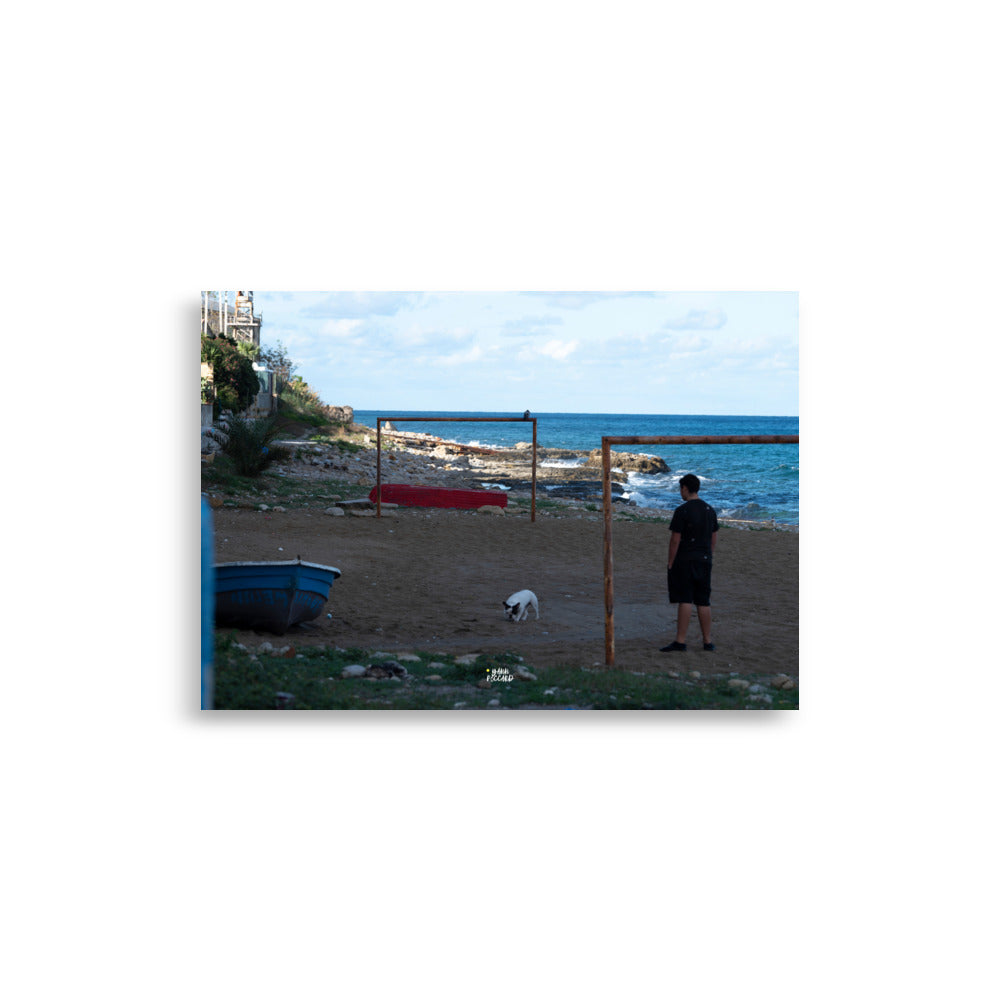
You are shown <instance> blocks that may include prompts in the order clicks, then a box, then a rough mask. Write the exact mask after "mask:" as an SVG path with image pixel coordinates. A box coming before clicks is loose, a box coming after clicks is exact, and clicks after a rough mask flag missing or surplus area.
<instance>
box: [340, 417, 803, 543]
mask: <svg viewBox="0 0 1000 1000" xmlns="http://www.w3.org/2000/svg"><path fill="white" fill-rule="evenodd" d="M531 415H532V416H533V417H535V418H537V421H538V423H537V428H538V447H539V448H565V449H569V450H574V451H582V452H590V451H592V450H593V449H595V448H600V447H601V438H602V437H631V436H643V437H660V436H666V435H699V436H702V435H704V436H708V435H712V436H729V435H765V434H767V435H772V434H781V435H789V434H798V433H799V418H798V417H751V416H697V415H692V414H647V413H532V414H531ZM516 416H520V414H511V413H485V412H473V411H462V412H447V411H441V412H430V411H423V410H396V411H393V412H387V411H380V410H355V411H354V420H355V422H356V423H359V424H364V425H365V426H368V427H375V425H376V422H377V420H378V418H379V417H382V418H387V419H389V420H392V419H393V418H397V419H398V418H401V417H406V418H420V417H516ZM398 429H399V430H406V431H415V432H418V433H421V434H433V435H435V436H436V437H440V438H444V439H445V440H447V441H455V442H458V443H459V444H471V445H479V446H482V447H487V448H488V447H498V448H513V447H514V446H515V445H516V444H517V443H518V442H519V441H527V442H529V443H530V441H531V424H526V423H523V422H516V423H515V422H510V423H482V424H474V423H446V422H436V421H432V420H428V421H426V422H420V420H419V419H414V420H413V422H410V419H408V420H407V422H406V423H405V424H403V425H401V426H398ZM612 450H613V451H615V450H617V451H628V452H635V453H638V454H644V455H658V456H659V457H660V458H662V459H663V460H664V461H665V462H666V464H667V465H668V466H669V467H670V472H668V473H662V474H659V475H643V474H640V473H629V477H628V482H627V483H626V485H625V496H626V498H627V499H629V500H634V501H635V502H636V503H637V504H638V505H639V506H640V507H650V508H664V509H668V510H672V509H674V508H675V507H677V506H678V504H679V503H680V502H681V500H680V493H679V487H678V482H679V480H680V478H681V476H683V475H685V474H686V473H688V472H693V473H694V474H695V475H696V476H698V478H699V479H700V480H701V493H700V496H701V498H702V499H703V500H705V501H706V502H708V503H710V504H711V505H712V506H713V507H714V508H715V510H716V512H717V513H718V514H719V516H720V517H724V518H729V519H733V520H738V521H750V522H753V521H760V522H769V521H774V522H775V523H776V524H781V525H788V526H791V525H796V526H797V525H798V523H799V446H798V445H797V444H739V445H736V444H715V445H712V444H698V445H613V446H612ZM582 462H583V460H582V459H580V460H579V461H573V460H563V461H556V460H547V461H542V462H540V463H539V464H540V465H544V466H550V467H551V466H558V465H574V464H582ZM595 478H599V475H598V476H596V477H595Z"/></svg>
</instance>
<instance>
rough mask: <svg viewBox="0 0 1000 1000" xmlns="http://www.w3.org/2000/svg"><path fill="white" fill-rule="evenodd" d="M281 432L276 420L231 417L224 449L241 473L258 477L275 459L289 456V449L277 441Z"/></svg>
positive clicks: (237, 471)
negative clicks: (281, 446)
mask: <svg viewBox="0 0 1000 1000" xmlns="http://www.w3.org/2000/svg"><path fill="white" fill-rule="evenodd" d="M278 434H279V427H278V424H277V422H276V421H275V420H272V419H267V420H255V419H254V418H252V417H242V416H233V417H230V418H229V429H228V430H227V431H226V437H227V440H226V443H225V444H224V445H223V446H222V451H223V453H224V454H225V455H227V456H228V457H229V459H230V460H231V461H232V464H233V469H234V471H235V472H236V474H237V475H238V476H244V477H253V476H258V475H260V473H261V472H263V471H264V469H266V468H267V467H268V466H269V465H270V464H271V463H272V462H275V461H280V460H283V459H286V458H288V457H289V454H290V452H289V450H288V449H287V448H280V447H276V446H275V445H274V444H273V441H274V439H275V438H276V437H277V436H278Z"/></svg>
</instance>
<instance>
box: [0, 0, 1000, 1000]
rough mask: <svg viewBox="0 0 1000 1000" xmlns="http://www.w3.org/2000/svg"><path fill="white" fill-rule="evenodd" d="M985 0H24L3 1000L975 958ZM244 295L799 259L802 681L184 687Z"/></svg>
mask: <svg viewBox="0 0 1000 1000" xmlns="http://www.w3.org/2000/svg"><path fill="white" fill-rule="evenodd" d="M182 6H183V5H182ZM985 9H986V8H985V5H981V4H972V3H964V4H958V5H957V6H955V5H953V6H952V7H951V8H949V13H948V20H947V22H944V21H943V20H941V19H939V18H938V16H937V14H936V11H924V12H919V11H914V10H913V8H912V7H904V6H903V5H901V4H896V3H874V4H873V3H866V4H865V5H863V6H862V5H860V4H848V5H846V6H843V5H842V6H841V7H839V8H837V10H836V11H834V10H832V9H830V10H827V9H825V8H824V9H823V10H822V11H821V12H820V13H819V14H817V15H815V16H814V15H808V14H806V13H805V8H803V7H802V5H800V4H790V3H766V4H763V5H759V4H758V5H751V6H746V5H737V4H732V3H724V4H721V5H715V6H714V7H713V8H711V10H708V9H704V8H698V9H696V10H695V9H684V10H680V11H679V10H677V9H676V8H675V7H673V6H672V5H652V4H646V3H628V2H625V3H622V4H619V5H617V6H615V7H613V8H610V7H604V6H602V7H596V6H590V5H583V6H581V5H569V4H562V3H538V2H536V3H533V4H531V5H530V6H529V5H526V4H521V3H513V4H510V5H507V6H505V7H503V8H490V9H489V10H486V11H480V10H479V9H478V8H475V7H470V6H469V5H464V4H457V3H430V4H424V5H416V6H412V7H410V6H403V5H398V4H389V5H385V6H381V7H379V8H378V9H377V10H376V9H370V8H365V9H364V10H352V11H350V12H345V11H343V10H342V9H341V7H340V6H334V7H333V8H331V9H327V10H325V12H323V13H320V11H319V8H313V7H312V6H311V5H299V4H292V5H290V6H289V5H286V7H285V8H283V9H282V11H281V15H280V17H279V16H277V15H271V14H265V13H263V12H261V11H254V12H253V13H252V16H248V15H247V13H246V11H245V9H244V8H237V7H235V6H231V5H228V4H208V5H199V6H198V7H197V9H195V8H194V7H192V8H191V10H190V12H189V13H190V14H191V16H190V17H185V16H178V15H183V14H184V11H183V10H179V11H178V12H177V14H175V17H177V20H176V21H175V22H174V23H166V22H163V23H161V22H156V23H150V24H139V23H134V22H129V21H128V20H127V18H126V17H125V11H124V8H123V9H122V10H121V11H119V10H117V9H116V8H114V7H112V6H111V5H108V6H107V7H106V8H100V9H98V10H96V11H91V10H88V12H87V13H86V15H85V14H84V13H83V12H80V11H77V10H76V9H75V8H67V9H66V10H65V11H62V12H60V14H61V16H60V17H58V18H55V17H54V18H52V19H51V20H49V21H46V22H44V23H43V22H42V21H40V20H36V17H37V15H32V14H30V13H28V14H18V15H17V18H18V21H17V24H16V25H15V27H16V29H17V34H16V37H17V38H18V39H19V46H20V49H21V54H20V55H18V56H17V57H16V58H15V59H14V60H13V61H12V62H10V63H8V66H9V69H8V73H11V74H12V75H13V76H18V75H19V83H20V90H19V93H22V94H30V95H31V96H30V98H28V99H27V100H25V101H24V102H18V103H17V104H16V106H14V107H13V108H12V109H11V111H10V113H9V123H8V124H9V129H8V138H9V140H10V148H11V149H13V150H15V151H16V154H15V155H13V156H12V157H11V162H10V169H11V172H12V173H11V175H10V177H9V181H8V188H7V192H6V201H7V203H8V212H7V217H8V221H9V228H8V239H9V241H10V246H11V249H12V251H13V253H12V254H11V259H10V261H9V265H8V278H9V281H10V285H9V287H8V306H9V313H8V319H9V322H10V324H11V325H10V328H9V334H10V337H9V340H8V343H9V345H10V347H11V355H10V357H9V360H10V361H11V366H10V368H9V369H8V370H9V371H10V372H11V375H12V378H11V380H12V381H13V382H14V383H15V384H14V385H13V388H12V393H13V408H12V411H11V415H12V417H13V418H14V419H15V420H16V421H17V423H16V424H15V426H14V431H15V437H16V439H17V440H16V441H15V442H14V443H13V444H12V447H11V451H12V455H11V462H12V465H13V466H14V468H15V470H16V471H17V472H18V474H17V475H15V476H13V477H12V479H11V480H10V485H8V499H9V501H10V503H11V506H10V507H8V513H7V515H6V518H7V525H8V545H9V548H8V553H9V560H8V566H7V568H8V572H9V573H11V574H12V575H13V576H14V577H15V579H17V583H16V594H17V598H16V600H17V605H16V611H17V613H15V614H13V615H12V616H11V617H10V618H8V630H9V634H10V635H11V637H12V638H11V643H12V649H13V655H11V657H10V658H9V660H8V664H7V671H6V672H7V675H8V678H9V682H10V686H9V688H8V699H9V700H8V704H7V710H8V711H7V721H6V723H5V734H4V738H5V744H6V749H7V753H6V759H7V761H8V769H7V773H8V777H7V778H6V780H5V786H6V791H7V795H6V800H7V806H8V809H9V812H8V816H9V819H8V822H7V835H8V839H9V842H8V850H7V857H8V867H9V877H8V887H7V890H6V891H5V897H6V902H7V907H8V910H9V913H10V916H11V918H12V924H13V928H12V931H11V935H10V938H9V941H8V943H9V945H10V951H11V954H12V955H13V956H14V957H13V960H12V961H11V963H10V964H9V969H8V973H7V976H8V978H10V979H11V980H12V981H13V983H14V985H15V986H16V987H17V989H16V990H15V992H16V995H19V996H46V997H47V996H64V995H67V994H68V993H74V992H76V991H77V990H78V989H79V988H80V987H81V986H82V985H83V984H87V985H93V987H94V988H96V989H99V990H100V992H101V993H102V995H104V996H107V997H118V996H121V997H130V998H131V997H134V996H136V995H142V996H171V997H174V996H185V997H201V996H206V997H207V996H219V995H226V996H239V997H241V1000H242V998H251V997H271V996H276V995H282V996H294V997H305V996H320V995H344V994H345V993H347V992H359V993H360V994H361V995H365V996H397V995H401V994H409V993H410V992H412V991H415V990H418V989H419V990H421V991H422V992H423V991H427V992H431V993H433V994H434V995H436V996H462V997H466V996H470V995H471V996H480V997H491V996H509V995H511V994H512V993H517V994H518V995H529V996H536V995H537V996H543V995H545V996H549V995H552V994H554V993H558V994H560V995H567V996H569V995H571V996H595V997H596V996H608V995H620V996H637V995H648V994H650V993H653V992H654V991H655V992H660V991H663V990H667V991H670V992H673V993H675V994H676V995H678V996H684V997H687V996H698V997H717V996H718V997H730V996H732V995H735V994H739V995H741V996H747V995H750V996H762V997H764V996H766V997H768V998H777V997H789V998H791V997H794V998H798V997H801V996H803V995H808V996H811V997H828V996H829V997H837V998H840V997H843V996H852V997H883V996H886V995H906V996H907V997H924V996H926V997H938V996H941V995H945V994H946V993H947V994H949V995H956V996H963V997H972V996H977V995H982V994H983V993H984V992H985V988H984V984H988V983H989V982H990V975H991V970H988V969H986V968H985V960H984V959H985V956H986V954H987V953H988V952H987V947H986V946H987V943H992V939H993V937H994V936H995V935H994V934H993V933H990V934H989V936H987V932H988V931H989V930H990V923H989V922H988V920H989V917H990V916H991V910H990V911H989V912H988V913H987V914H986V915H984V914H983V912H982V911H983V905H982V903H983V902H985V903H989V904H991V903H992V896H993V894H994V892H995V890H996V864H995V860H994V857H995V855H994V844H993V842H992V838H990V839H989V840H988V839H987V838H988V831H992V830H993V829H995V827H994V824H993V823H992V822H991V821H990V819H989V817H988V815H987V814H986V812H985V805H986V803H987V802H988V800H989V799H991V798H992V797H993V794H992V793H993V790H994V789H995V779H994V778H993V775H992V762H993V761H994V760H995V759H996V747H995V742H994V741H993V740H992V738H991V736H990V735H989V734H991V732H992V731H993V728H994V727H993V724H992V719H991V718H989V717H988V716H987V713H988V712H990V711H991V710H992V707H993V705H994V704H995V703H996V681H995V679H994V674H993V673H992V672H991V671H992V670H993V669H994V667H993V664H994V662H995V659H996V657H995V650H993V649H992V645H993V644H992V643H991V641H990V637H989V626H990V623H991V621H992V617H993V615H992V614H991V612H992V611H993V608H992V607H991V605H990V604H988V603H987V601H988V599H989V597H990V596H991V588H990V586H989V582H987V583H986V584H985V585H984V583H983V582H982V581H980V580H978V578H977V577H976V575H975V574H974V573H972V572H971V571H970V568H969V563H970V561H971V559H972V558H973V557H974V558H975V560H976V562H977V563H978V564H979V565H985V566H992V565H993V564H994V561H993V556H994V555H995V548H996V547H995V544H994V543H993V542H992V541H991V540H990V539H989V538H987V537H985V534H984V533H983V532H982V531H981V527H980V526H981V525H982V524H983V521H984V519H986V518H987V517H988V510H989V506H990V504H989V499H990V494H989V492H987V491H984V490H983V483H982V475H981V474H980V473H979V471H978V470H980V469H983V468H984V467H985V464H986V461H987V459H986V456H987V455H988V454H989V453H990V451H989V448H988V447H986V446H985V445H984V444H983V443H982V442H981V441H980V440H979V439H978V438H977V435H978V434H981V433H982V432H983V431H984V430H986V429H988V428H990V427H995V418H994V417H993V415H992V412H991V411H986V410H985V406H986V405H987V403H988V402H989V400H991V399H992V398H993V394H992V391H991V390H992V385H991V380H992V372H993V371H995V370H996V366H995V364H994V362H995V360H996V347H995V339H993V338H995V334H996V332H997V325H996V315H995V302H996V274H997V252H996V239H995V237H996V232H997V222H998V218H997V214H998V213H997V194H996V185H995V178H996V176H998V175H1000V170H998V164H997V156H996V152H995V149H994V147H993V145H992V144H991V143H990V142H989V141H988V140H989V137H990V135H991V133H992V132H993V131H994V130H993V129H991V128H990V123H991V122H993V121H994V117H995V116H994V115H993V109H992V106H991V105H990V104H989V103H988V99H987V97H986V95H987V94H990V93H995V92H996V89H997V88H996V82H997V81H996V75H997V73H996V68H995V60H994V59H993V56H992V52H991V51H990V50H989V47H988V45H987V39H988V38H989V37H990V36H989V33H988V32H986V31H984V30H983V24H982V22H981V18H980V14H981V12H983V11H985ZM195 14H196V15H197V16H195ZM12 37H15V36H12ZM84 43H85V44H84ZM242 44H245V45H246V52H248V53H249V54H250V56H252V59H253V60H254V61H255V62H251V61H250V60H245V61H243V62H241V61H240V60H239V59H238V58H237V57H236V56H235V55H229V56H227V55H226V51H227V47H229V51H230V52H231V53H235V52H237V51H240V45H242ZM251 66H252V69H250V67H251ZM244 135H245V138H246V145H244V146H243V147H238V148H242V152H241V153H237V154H234V155H233V156H232V157H231V158H229V159H224V158H223V156H222V155H221V154H222V150H223V147H228V146H229V145H230V144H231V143H233V142H236V143H238V141H239V140H240V138H241V137H242V136H244ZM220 164H224V165H225V169H220ZM236 283H239V284H240V285H241V287H242V286H244V285H249V286H250V287H266V288H289V289H309V288H324V289H325V288H331V289H333V288H336V289H424V288H447V289H473V288H504V289H540V288H557V289H564V288H565V289H607V288H629V289H646V288H654V289H682V290H683V289H704V288H713V289H725V290H729V289H750V290H769V289H781V290H797V291H798V292H799V293H800V316H801V348H802V349H801V383H800V389H801V410H800V413H801V433H802V436H803V448H802V455H803V461H802V473H803V474H802V510H803V514H802V531H801V548H802V569H801V577H800V579H801V596H802V654H801V673H802V689H803V693H802V709H801V711H800V712H798V713H795V714H778V713H775V714H773V715H770V714H768V713H748V714H747V715H746V716H742V715H740V716H737V715H732V714H729V715H722V714H720V716H718V717H716V716H715V715H693V714H692V715H687V714H682V713H677V714H673V715H672V714H669V713H652V714H649V715H630V716H628V717H623V718H615V717H612V716H610V715H607V714H603V713H602V714H600V716H596V715H589V714H587V713H565V714H559V715H557V716H555V717H548V716H545V717H542V715H540V714H538V713H531V717H530V718H528V717H520V716H518V717H509V716H508V715H507V714H496V715H477V716H476V717H455V718H437V717H432V716H431V715H430V713H427V714H420V713H415V714H414V716H413V717H408V716H406V717H403V716H397V715H392V716H390V715H385V716H372V717H364V716H362V715H361V714H360V713H345V715H344V716H343V717H342V716H340V715H337V716H333V715H332V714H331V715H330V716H321V715H317V716H312V717H303V716H300V715H297V714H295V713H289V714H285V713H273V714H270V713H269V714H268V715H266V716H255V717H238V716H229V717H227V716H224V715H222V714H219V715H215V716H206V715H205V714H201V713H199V712H198V711H197V710H196V709H195V706H196V704H197V683H196V667H195V664H196V663H197V660H198V617H197V587H198V574H197V567H198V563H197V557H198V552H197V531H198V523H199V522H198V511H197V505H196V503H195V502H194V500H193V498H195V497H196V496H197V489H198V487H197V462H196V460H195V457H194V456H195V451H194V448H195V446H194V444H193V442H194V441H195V440H196V433H197V422H196V417H195V412H196V408H195V406H194V405H193V404H194V401H195V394H196V391H197V390H196V389H195V388H194V385H195V383H194V382H193V381H192V380H191V378H190V372H191V370H193V367H192V366H193V365H194V364H195V363H196V360H197V359H196V356H195V351H196V347H195V343H196V341H195V339H194V337H193V336H192V334H191V331H192V330H193V329H194V328H195V324H196V322H197V308H198V306H197V295H198V292H199V290H200V289H201V288H203V287H206V286H211V287H226V286H234V285H235V284H236ZM990 334H992V335H993V338H991V337H990ZM189 385H190V386H191V389H190V390H189V389H188V388H186V387H188V386H189ZM24 469H27V470H30V473H31V474H30V478H29V481H27V482H26V481H25V480H24V479H23V478H22V475H21V474H20V472H21V470H24ZM939 510H940V511H943V512H945V513H944V514H943V515H942V514H941V513H939ZM984 550H985V551H984ZM993 591H994V592H995V588H993ZM987 762H988V764H989V766H990V770H989V771H987ZM993 984H994V986H995V978H994V979H993Z"/></svg>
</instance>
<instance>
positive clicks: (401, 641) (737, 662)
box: [214, 508, 798, 676]
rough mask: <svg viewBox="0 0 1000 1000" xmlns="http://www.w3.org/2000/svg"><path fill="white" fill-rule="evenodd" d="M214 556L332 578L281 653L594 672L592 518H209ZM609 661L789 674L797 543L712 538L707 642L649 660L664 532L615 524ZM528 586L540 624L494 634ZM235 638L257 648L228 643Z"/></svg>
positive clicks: (667, 624)
mask: <svg viewBox="0 0 1000 1000" xmlns="http://www.w3.org/2000/svg"><path fill="white" fill-rule="evenodd" d="M214 519H215V541H216V560H217V561H219V562H228V561H234V560H240V559H294V558H295V557H296V556H301V557H302V558H303V559H304V560H308V561H310V562H319V563H324V564H327V565H333V566H336V567H338V568H339V569H340V570H341V571H342V573H343V576H342V577H341V578H340V579H339V580H337V581H336V582H335V583H334V584H333V587H332V589H331V592H330V600H329V602H328V604H327V607H326V612H327V613H329V614H330V615H332V618H327V617H326V614H325V613H324V614H323V615H321V617H319V618H318V619H316V620H315V621H314V622H312V623H309V625H307V626H304V627H299V628H297V629H294V630H292V631H291V632H289V633H288V634H287V636H286V637H285V638H284V640H283V641H284V642H294V644H295V645H296V646H309V645H317V644H322V645H328V646H339V647H341V648H351V647H361V648H364V649H379V650H385V651H396V652H402V651H406V650H411V649H414V648H416V649H424V650H428V651H435V650H439V651H442V652H456V653H457V652H472V651H482V652H496V651H504V650H513V651H515V652H518V653H520V654H521V655H522V656H523V657H524V658H525V660H526V662H528V663H529V664H531V665H533V666H535V667H545V666H547V665H555V664H562V663H568V664H575V665H578V666H593V665H600V664H603V662H604V582H603V548H602V546H603V530H604V529H603V522H602V520H601V518H600V516H599V515H593V514H584V515H583V516H582V517H581V516H580V515H579V513H578V512H577V511H575V510H574V511H571V512H569V513H566V514H564V515H562V516H553V515H548V514H540V515H539V517H538V519H537V520H536V521H535V522H534V523H532V522H531V521H530V519H529V518H528V516H527V515H525V514H519V515H518V514H509V513H508V514H505V515H488V514H478V513H474V512H470V511H446V510H427V509H420V508H406V509H399V510H398V511H395V512H393V513H391V514H387V515H386V516H383V517H382V518H381V519H376V518H373V517H354V516H345V517H331V516H328V515H324V514H322V513H320V512H319V511H318V510H317V511H312V512H310V511H304V510H290V511H287V512H271V511H268V512H260V511H252V510H242V509H229V508H223V509H219V510H216V511H214ZM613 539H614V573H615V575H614V586H615V611H614V613H615V650H616V666H617V667H618V668H621V669H630V670H641V671H646V672H649V671H657V670H665V669H674V670H695V669H697V670H701V671H702V672H721V671H724V670H726V671H728V670H734V671H739V672H740V673H741V674H750V673H759V674H772V673H788V674H790V675H793V676H797V674H798V535H797V534H794V533H790V532H774V531H741V530H737V529H735V528H725V527H724V528H722V529H721V531H720V537H719V543H718V548H717V552H716V559H715V569H714V574H713V595H712V604H713V619H714V636H713V638H714V640H715V643H716V646H717V648H718V651H717V652H716V653H705V652H702V651H701V642H700V636H699V634H698V631H697V626H696V625H693V626H692V629H693V630H692V632H691V633H689V636H688V639H689V643H688V648H689V652H687V653H683V654H664V653H660V652H659V647H660V646H663V645H665V644H666V643H667V642H669V641H670V640H671V639H672V638H673V628H674V622H675V620H676V611H675V608H673V607H671V606H669V605H668V604H667V597H666V579H665V575H666V574H665V559H666V551H667V544H668V541H669V532H668V529H667V524H666V522H664V521H658V522H631V521H616V522H615V523H614V528H613ZM522 588H528V589H531V590H534V591H535V593H536V594H537V595H538V599H539V604H540V608H541V618H540V620H538V621H537V622H536V621H535V619H534V618H533V617H530V616H529V618H528V620H527V621H525V622H519V623H512V622H508V621H507V620H506V619H505V618H504V616H503V608H502V602H503V600H504V598H506V597H507V596H508V595H509V594H511V593H512V592H513V591H516V590H520V589H522ZM238 637H239V638H240V640H241V641H243V642H244V643H247V644H259V642H261V641H263V640H264V639H265V638H272V639H273V637H270V636H265V635H260V636H258V635H255V634H254V633H240V634H239V636H238Z"/></svg>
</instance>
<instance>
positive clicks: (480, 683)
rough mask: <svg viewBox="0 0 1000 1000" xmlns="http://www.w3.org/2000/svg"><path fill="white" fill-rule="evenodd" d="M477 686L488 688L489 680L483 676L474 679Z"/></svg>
mask: <svg viewBox="0 0 1000 1000" xmlns="http://www.w3.org/2000/svg"><path fill="white" fill-rule="evenodd" d="M476 687H477V688H489V687H491V685H490V682H489V681H488V680H486V678H485V677H484V678H483V679H482V680H481V681H476Z"/></svg>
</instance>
